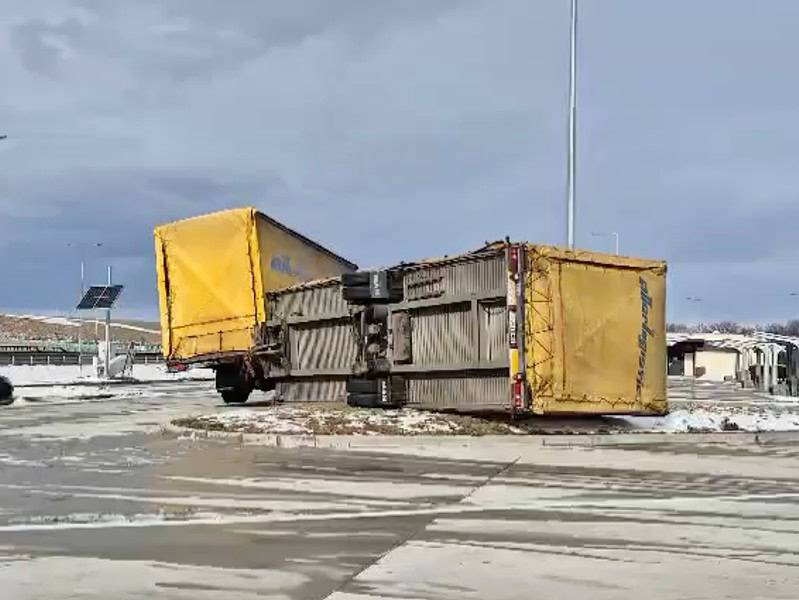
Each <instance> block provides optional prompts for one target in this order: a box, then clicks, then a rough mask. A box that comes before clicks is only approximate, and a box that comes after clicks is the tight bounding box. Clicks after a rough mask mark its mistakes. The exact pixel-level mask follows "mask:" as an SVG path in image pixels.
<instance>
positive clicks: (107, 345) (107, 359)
mask: <svg viewBox="0 0 799 600" xmlns="http://www.w3.org/2000/svg"><path fill="white" fill-rule="evenodd" d="M108 287H111V265H108ZM110 368H111V307H110V306H109V307H108V309H107V310H106V311H105V378H106V379H108V378H109V377H108V372H109V370H110Z"/></svg>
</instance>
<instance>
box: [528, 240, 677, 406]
mask: <svg viewBox="0 0 799 600" xmlns="http://www.w3.org/2000/svg"><path fill="white" fill-rule="evenodd" d="M527 257H528V260H527V265H526V266H527V269H526V277H525V296H526V304H525V336H526V340H525V360H526V373H527V380H528V384H529V385H530V387H531V390H532V395H533V411H534V412H535V413H538V414H553V413H582V414H586V413H596V414H613V413H623V414H636V413H637V414H664V413H665V412H666V411H667V403H666V314H665V307H666V263H664V262H661V261H651V260H641V259H635V258H626V257H620V256H615V255H607V254H599V253H594V252H586V251H580V250H574V251H572V250H566V249H563V248H557V247H552V246H537V245H529V246H528V252H527Z"/></svg>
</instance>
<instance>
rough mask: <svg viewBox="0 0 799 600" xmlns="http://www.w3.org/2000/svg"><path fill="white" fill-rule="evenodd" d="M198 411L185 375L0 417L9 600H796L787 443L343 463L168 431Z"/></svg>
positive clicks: (454, 449) (329, 452)
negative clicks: (179, 381)
mask: <svg viewBox="0 0 799 600" xmlns="http://www.w3.org/2000/svg"><path fill="white" fill-rule="evenodd" d="M197 410H202V411H203V412H208V411H212V410H220V411H222V410H226V408H225V407H223V406H220V405H219V403H218V401H217V400H216V398H215V396H214V395H213V393H212V392H211V390H210V388H209V387H208V386H207V385H204V384H188V383H187V384H183V385H181V386H177V385H175V386H173V387H164V388H158V389H156V388H154V389H153V390H150V391H147V390H144V391H143V392H142V393H141V394H140V395H132V396H125V397H118V398H111V399H105V400H96V401H83V402H81V401H74V400H67V401H64V402H61V403H55V402H45V401H42V402H38V403H37V402H32V403H28V404H25V403H23V404H21V405H18V406H14V407H11V408H9V409H7V410H6V409H3V410H2V411H0V589H2V590H3V597H4V598H10V599H17V598H22V599H27V598H37V599H50V598H109V597H113V598H140V597H145V596H153V597H158V598H193V599H194V598H198V599H202V598H212V597H213V598H220V597H221V598H226V599H227V598H233V599H249V598H326V597H329V598H334V599H336V600H347V599H358V600H366V599H374V598H397V597H402V598H425V599H433V598H446V599H450V598H452V599H455V598H458V599H463V598H480V599H485V598H508V599H511V598H525V599H527V598H530V597H531V596H532V597H541V598H585V597H590V598H600V599H616V598H631V597H642V598H648V599H649V598H651V599H654V600H658V599H672V598H674V599H677V598H708V599H710V598H713V599H716V598H747V599H751V598H786V599H787V598H796V597H799V576H797V573H799V569H797V566H799V564H797V563H799V554H798V552H799V532H798V531H797V529H798V528H799V504H797V500H798V499H799V486H797V481H798V480H799V441H797V440H796V438H795V437H793V436H776V437H772V438H766V437H764V438H762V439H760V438H758V440H757V441H755V440H754V438H753V437H751V436H750V437H734V436H727V437H715V438H714V437H708V436H696V437H682V438H679V439H680V441H678V442H677V443H674V442H672V443H668V444H664V443H658V442H657V438H651V437H650V438H645V437H644V438H639V439H632V438H618V437H613V436H609V437H608V438H607V439H606V441H604V442H603V441H602V439H601V438H600V439H598V440H597V441H595V442H594V443H593V444H592V445H585V444H568V443H557V444H550V445H546V446H544V445H542V444H541V443H540V441H538V440H533V439H525V438H512V439H507V440H502V439H497V438H492V439H470V440H457V439H449V440H447V441H446V442H442V443H430V442H425V441H424V440H408V441H404V442H403V441H398V440H381V441H380V442H378V443H374V444H370V441H369V440H364V439H361V440H359V441H358V443H357V444H354V445H353V446H352V447H351V448H350V449H349V450H334V449H329V448H325V449H320V448H317V449H314V448H274V447H262V446H257V445H250V444H246V443H240V442H239V441H238V440H237V439H235V438H225V439H207V438H202V437H194V438H192V437H189V436H180V435H178V434H175V433H173V432H169V431H168V430H167V429H162V425H164V424H165V423H167V422H168V421H169V420H170V418H172V417H173V416H175V415H177V414H182V413H186V412H193V411H197ZM715 440H719V441H718V442H717V441H715ZM526 441H529V442H530V443H525V442H526Z"/></svg>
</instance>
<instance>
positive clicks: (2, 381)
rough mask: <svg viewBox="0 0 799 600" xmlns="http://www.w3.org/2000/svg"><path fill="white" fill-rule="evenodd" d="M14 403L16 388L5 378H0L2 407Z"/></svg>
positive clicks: (0, 403) (0, 401) (0, 404)
mask: <svg viewBox="0 0 799 600" xmlns="http://www.w3.org/2000/svg"><path fill="white" fill-rule="evenodd" d="M12 402H14V386H13V385H11V382H10V381H9V380H8V379H6V378H5V377H0V406H8V405H9V404H11V403H12Z"/></svg>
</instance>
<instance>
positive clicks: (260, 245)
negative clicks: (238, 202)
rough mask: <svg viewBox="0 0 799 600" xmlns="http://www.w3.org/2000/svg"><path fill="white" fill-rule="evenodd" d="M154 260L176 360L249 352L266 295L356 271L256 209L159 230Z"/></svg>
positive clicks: (167, 347) (165, 329)
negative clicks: (309, 281) (284, 288)
mask: <svg viewBox="0 0 799 600" xmlns="http://www.w3.org/2000/svg"><path fill="white" fill-rule="evenodd" d="M155 253H156V265H157V271H158V291H159V297H160V306H161V330H162V337H163V350H164V356H166V357H167V358H168V359H171V360H190V359H195V358H197V357H205V356H212V355H214V354H219V353H228V352H246V351H247V350H249V349H250V348H251V346H252V343H253V334H254V329H255V326H256V325H257V324H258V323H260V322H263V321H265V320H266V300H265V293H266V292H267V291H269V290H273V289H277V288H282V287H285V286H289V285H294V284H296V283H300V282H303V281H308V280H310V279H316V278H321V277H327V276H331V275H339V274H341V273H343V272H345V271H351V270H354V269H355V268H357V267H356V266H355V265H353V264H351V263H348V262H347V261H345V260H344V259H342V258H340V257H337V256H336V255H334V254H333V253H331V252H328V251H327V250H325V249H324V248H322V247H321V246H318V245H317V244H315V243H314V242H312V241H310V240H308V239H306V238H304V237H302V236H301V235H299V234H297V233H295V232H293V231H291V230H290V229H288V228H286V227H284V226H282V225H280V224H279V223H277V222H276V221H273V220H272V219H270V218H268V217H266V216H265V215H263V214H262V213H259V212H258V211H256V210H255V209H254V208H238V209H233V210H226V211H222V212H217V213H212V214H208V215H202V216H199V217H194V218H191V219H186V220H183V221H176V222H174V223H169V224H167V225H161V226H159V227H157V228H156V229H155Z"/></svg>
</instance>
